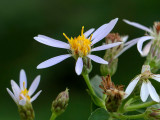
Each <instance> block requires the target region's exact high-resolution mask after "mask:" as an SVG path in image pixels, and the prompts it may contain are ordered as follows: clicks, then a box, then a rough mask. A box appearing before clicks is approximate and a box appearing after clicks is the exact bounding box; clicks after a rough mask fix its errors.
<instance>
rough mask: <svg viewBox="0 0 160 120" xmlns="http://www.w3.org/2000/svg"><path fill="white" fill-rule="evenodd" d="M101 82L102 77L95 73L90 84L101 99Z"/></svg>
mask: <svg viewBox="0 0 160 120" xmlns="http://www.w3.org/2000/svg"><path fill="white" fill-rule="evenodd" d="M101 82H102V78H101V77H100V76H99V75H96V76H94V77H93V78H92V79H91V85H92V87H93V89H94V92H95V93H96V95H97V96H98V97H99V98H101V99H103V90H102V89H101V88H100V87H99V85H100V84H101Z"/></svg>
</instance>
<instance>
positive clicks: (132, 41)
mask: <svg viewBox="0 0 160 120" xmlns="http://www.w3.org/2000/svg"><path fill="white" fill-rule="evenodd" d="M138 40H139V38H136V39H133V40H131V41H129V42H127V43H126V44H125V47H124V48H123V49H122V50H121V51H120V52H119V53H118V54H117V55H116V56H115V58H117V57H119V56H120V55H121V54H122V53H124V52H125V51H126V50H128V49H129V48H131V47H132V46H133V45H135V44H136V43H137V41H138Z"/></svg>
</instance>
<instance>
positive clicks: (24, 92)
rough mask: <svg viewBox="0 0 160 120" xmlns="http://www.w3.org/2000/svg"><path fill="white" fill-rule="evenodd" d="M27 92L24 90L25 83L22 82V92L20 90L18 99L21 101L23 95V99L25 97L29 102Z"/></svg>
mask: <svg viewBox="0 0 160 120" xmlns="http://www.w3.org/2000/svg"><path fill="white" fill-rule="evenodd" d="M28 92H29V91H28V90H27V89H26V88H25V82H23V90H21V93H20V96H19V99H20V100H21V99H23V97H22V96H21V94H23V96H24V97H26V99H27V100H29V101H30V100H31V98H30V96H29V95H28Z"/></svg>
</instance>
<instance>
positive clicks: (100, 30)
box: [92, 24, 108, 40]
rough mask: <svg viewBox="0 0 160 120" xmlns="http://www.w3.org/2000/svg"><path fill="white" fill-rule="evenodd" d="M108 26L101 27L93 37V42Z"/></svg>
mask: <svg viewBox="0 0 160 120" xmlns="http://www.w3.org/2000/svg"><path fill="white" fill-rule="evenodd" d="M107 26H108V24H103V25H102V26H100V27H99V28H98V29H97V30H96V31H95V32H94V33H93V36H92V40H93V39H95V38H96V37H97V36H98V35H100V34H101V33H102V32H103V31H104V30H105V29H106V28H107Z"/></svg>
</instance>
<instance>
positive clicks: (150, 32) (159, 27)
mask: <svg viewBox="0 0 160 120" xmlns="http://www.w3.org/2000/svg"><path fill="white" fill-rule="evenodd" d="M124 22H125V23H127V24H129V25H132V26H134V27H137V28H139V29H141V30H144V31H146V35H145V36H143V37H139V38H135V39H133V40H131V41H129V42H127V43H126V44H125V48H124V50H123V52H124V51H126V50H127V49H129V48H130V47H132V46H133V45H135V44H137V49H138V51H139V53H140V54H141V56H143V57H145V56H147V55H148V53H149V51H150V48H151V45H152V43H153V41H154V40H156V39H160V34H159V33H160V22H155V23H154V26H153V28H152V29H150V28H148V27H145V26H143V25H140V24H139V23H135V22H130V21H128V20H124ZM147 40H151V41H150V42H148V43H147V44H146V45H145V46H144V47H143V49H142V46H143V43H144V42H145V41H147ZM123 52H121V54H122V53H123ZM121 54H120V55H121Z"/></svg>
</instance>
